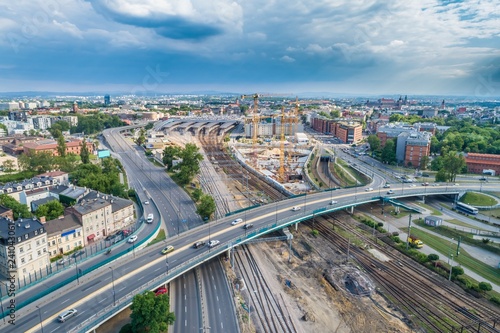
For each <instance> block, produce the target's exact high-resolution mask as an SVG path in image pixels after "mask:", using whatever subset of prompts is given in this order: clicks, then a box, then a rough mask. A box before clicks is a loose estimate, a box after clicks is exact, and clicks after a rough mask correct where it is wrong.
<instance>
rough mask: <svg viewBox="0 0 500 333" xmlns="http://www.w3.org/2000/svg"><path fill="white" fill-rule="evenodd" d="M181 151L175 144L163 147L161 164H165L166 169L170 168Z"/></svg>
mask: <svg viewBox="0 0 500 333" xmlns="http://www.w3.org/2000/svg"><path fill="white" fill-rule="evenodd" d="M180 153H181V148H180V147H177V146H167V147H165V149H163V164H165V165H166V166H167V170H169V171H170V170H172V166H173V161H174V160H176V159H178V158H179V156H180Z"/></svg>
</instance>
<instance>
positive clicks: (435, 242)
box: [411, 229, 500, 285]
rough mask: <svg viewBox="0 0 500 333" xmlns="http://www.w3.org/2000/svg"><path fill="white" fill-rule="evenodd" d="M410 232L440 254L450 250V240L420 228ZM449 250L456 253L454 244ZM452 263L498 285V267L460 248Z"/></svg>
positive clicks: (499, 274) (499, 275) (499, 278)
mask: <svg viewBox="0 0 500 333" xmlns="http://www.w3.org/2000/svg"><path fill="white" fill-rule="evenodd" d="M411 234H412V235H414V236H417V237H418V238H419V239H420V240H422V242H424V244H425V245H424V246H429V247H431V248H433V249H435V250H436V251H438V252H439V253H441V255H442V254H443V253H445V254H447V253H449V251H450V242H449V241H446V240H443V239H442V238H441V237H438V236H434V235H431V234H429V233H427V232H425V231H423V230H420V229H412V231H411ZM451 250H452V251H454V254H455V255H456V253H455V251H456V245H453V244H452V246H451ZM440 259H441V260H444V261H446V260H447V259H446V258H441V257H440ZM453 261H454V265H455V266H456V265H457V263H458V264H460V265H462V266H464V267H466V268H467V269H469V270H471V271H472V272H474V273H476V274H478V275H480V276H482V277H483V278H485V279H486V280H489V281H491V282H492V283H495V284H497V285H500V268H494V267H491V266H489V265H487V264H485V263H483V262H481V261H478V260H477V259H476V258H474V257H472V256H471V255H469V254H468V253H467V252H466V251H464V250H463V249H461V250H460V255H459V256H458V257H454V258H453Z"/></svg>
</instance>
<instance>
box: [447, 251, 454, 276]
mask: <svg viewBox="0 0 500 333" xmlns="http://www.w3.org/2000/svg"><path fill="white" fill-rule="evenodd" d="M450 256H451V265H450V275H449V276H448V281H451V271H452V268H453V254H450Z"/></svg>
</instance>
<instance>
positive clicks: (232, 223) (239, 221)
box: [231, 219, 243, 225]
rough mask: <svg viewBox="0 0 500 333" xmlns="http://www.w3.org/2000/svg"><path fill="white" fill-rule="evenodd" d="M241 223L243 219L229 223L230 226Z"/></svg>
mask: <svg viewBox="0 0 500 333" xmlns="http://www.w3.org/2000/svg"><path fill="white" fill-rule="evenodd" d="M241 222H243V219H236V220H234V221H233V222H231V225H237V224H238V223H241Z"/></svg>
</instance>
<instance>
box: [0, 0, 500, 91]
mask: <svg viewBox="0 0 500 333" xmlns="http://www.w3.org/2000/svg"><path fill="white" fill-rule="evenodd" d="M495 9H496V3H495V2H494V1H492V0H490V1H474V2H472V1H437V0H425V1H419V2H418V3H412V2H410V3H407V2H405V1H401V0H392V1H389V2H387V3H383V4H382V3H376V2H373V1H363V0H358V1H336V2H335V4H331V3H330V2H329V1H319V2H318V1H300V2H298V1H297V2H285V1H283V0H275V1H271V2H265V3H264V2H262V3H261V2H252V3H243V2H237V1H230V0H216V1H212V2H210V3H206V1H202V0H191V1H181V2H176V3H172V2H171V1H167V0H162V1H153V0H145V1H142V3H141V4H136V3H135V2H134V1H132V0H114V1H105V0H87V1H77V2H69V1H67V0H60V1H57V0H56V1H45V2H42V1H20V2H16V3H9V4H0V13H1V14H0V32H1V34H0V36H2V37H0V45H2V48H3V54H2V57H1V58H0V91H2V92H12V91H59V92H88V91H101V92H106V91H107V92H111V93H113V92H120V93H130V94H137V95H147V94H150V93H154V92H165V93H168V92H176V93H181V92H186V93H189V92H193V91H219V92H235V93H238V92H273V93H287V94H304V93H316V94H322V93H330V94H346V95H349V94H350V95H353V94H360V95H384V94H385V95H396V94H403V95H404V94H408V95H410V94H413V95H465V96H475V97H478V98H490V97H496V96H500V66H499V61H498V60H499V58H500V57H499V55H500V52H499V49H498V46H497V45H500V43H499V42H500V37H499V32H500V29H499V26H498V15H496V14H495V12H496V10H495Z"/></svg>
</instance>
